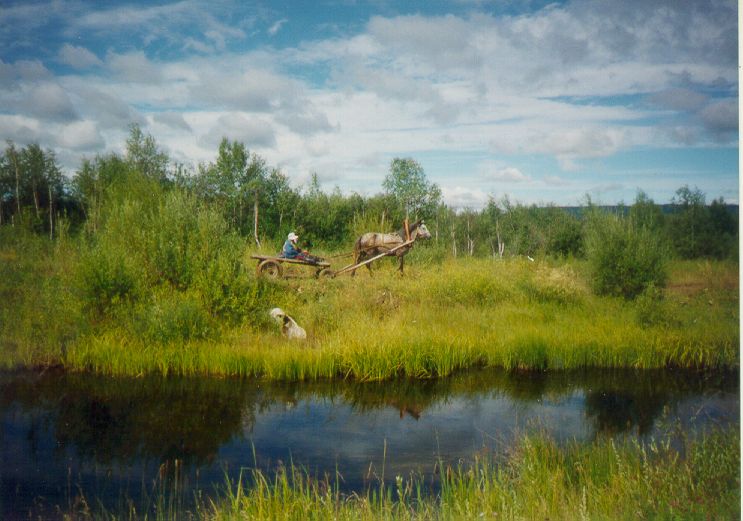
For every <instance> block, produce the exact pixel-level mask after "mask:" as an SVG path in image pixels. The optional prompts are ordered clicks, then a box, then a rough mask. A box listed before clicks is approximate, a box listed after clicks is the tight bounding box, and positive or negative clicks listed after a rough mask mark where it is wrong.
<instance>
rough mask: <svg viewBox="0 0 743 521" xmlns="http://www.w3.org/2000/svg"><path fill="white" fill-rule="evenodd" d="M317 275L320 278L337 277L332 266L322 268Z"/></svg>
mask: <svg viewBox="0 0 743 521" xmlns="http://www.w3.org/2000/svg"><path fill="white" fill-rule="evenodd" d="M315 276H316V277H317V278H318V279H332V278H333V277H335V273H333V270H331V269H330V268H323V269H321V270H318V271H317V273H316V274H315Z"/></svg>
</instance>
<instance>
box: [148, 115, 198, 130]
mask: <svg viewBox="0 0 743 521" xmlns="http://www.w3.org/2000/svg"><path fill="white" fill-rule="evenodd" d="M152 119H153V120H154V121H156V122H157V123H162V124H163V125H166V126H168V127H171V128H174V129H179V130H185V131H186V132H191V130H192V129H191V125H189V124H188V123H187V122H186V120H185V119H184V118H183V114H181V113H179V112H158V113H157V114H155V115H154V116H153V117H152Z"/></svg>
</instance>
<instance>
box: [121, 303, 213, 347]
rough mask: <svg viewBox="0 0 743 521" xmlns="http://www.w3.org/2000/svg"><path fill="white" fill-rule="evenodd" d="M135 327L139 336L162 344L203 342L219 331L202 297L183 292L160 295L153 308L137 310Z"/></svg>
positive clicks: (133, 317) (134, 318) (152, 304)
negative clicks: (189, 341) (203, 304)
mask: <svg viewBox="0 0 743 521" xmlns="http://www.w3.org/2000/svg"><path fill="white" fill-rule="evenodd" d="M131 323H132V325H133V328H134V333H135V334H136V335H137V336H139V337H141V338H143V339H144V340H146V341H148V342H156V343H161V344H166V343H168V342H174V341H188V340H201V339H205V338H209V337H212V336H214V333H216V330H217V328H216V326H215V325H214V324H213V322H212V320H211V317H209V314H208V313H207V312H206V310H205V309H204V307H203V306H202V304H201V302H200V299H199V298H198V295H196V294H191V293H183V292H179V291H162V292H159V293H158V294H156V295H155V296H154V298H153V299H152V302H151V303H150V304H149V305H146V306H141V307H138V308H137V310H136V311H135V312H134V313H133V316H132V320H131Z"/></svg>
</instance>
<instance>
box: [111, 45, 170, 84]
mask: <svg viewBox="0 0 743 521" xmlns="http://www.w3.org/2000/svg"><path fill="white" fill-rule="evenodd" d="M106 64H107V65H108V68H109V69H110V70H111V72H113V73H114V74H115V75H116V76H117V78H118V79H120V80H122V81H126V82H137V83H159V82H160V81H161V80H162V79H163V76H162V72H161V70H160V68H159V67H157V66H156V65H155V64H154V63H152V62H151V61H150V60H149V59H148V58H147V57H146V56H145V54H144V51H135V52H130V53H126V54H117V53H114V52H109V53H108V54H107V55H106Z"/></svg>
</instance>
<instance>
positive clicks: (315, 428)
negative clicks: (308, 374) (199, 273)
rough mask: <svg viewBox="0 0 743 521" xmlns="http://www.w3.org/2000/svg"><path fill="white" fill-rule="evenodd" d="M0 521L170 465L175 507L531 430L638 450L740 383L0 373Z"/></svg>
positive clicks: (723, 406) (473, 375)
mask: <svg viewBox="0 0 743 521" xmlns="http://www.w3.org/2000/svg"><path fill="white" fill-rule="evenodd" d="M0 387H1V392H0V420H1V423H0V444H1V446H0V454H1V457H2V460H1V461H0V469H1V470H0V515H2V518H3V519H12V518H17V517H28V513H29V512H34V513H36V514H41V515H45V514H49V513H52V512H54V511H55V507H56V506H57V505H59V506H60V507H61V508H62V509H63V510H64V509H65V508H69V507H71V505H72V504H73V502H74V501H75V498H76V497H78V496H79V495H80V494H82V495H84V497H85V498H87V500H88V501H91V500H92V499H95V500H96V501H101V503H102V504H103V505H105V506H106V507H107V508H113V509H115V508H116V505H117V504H119V505H120V504H121V501H122V498H128V499H131V500H133V501H135V502H136V501H142V499H143V497H147V495H148V494H151V493H152V491H153V490H154V488H155V487H156V483H157V482H158V476H162V475H163V473H165V474H167V473H168V472H171V471H172V469H174V468H177V469H178V472H179V475H180V476H181V486H182V487H183V490H185V491H186V493H185V496H186V497H193V491H195V490H201V491H203V493H205V494H209V493H213V492H214V491H215V489H218V488H219V487H222V488H223V487H224V484H225V481H226V478H227V476H229V477H230V478H231V479H235V478H236V477H237V476H238V475H239V473H240V471H241V469H245V468H256V467H257V468H260V469H262V470H264V471H268V472H271V471H273V470H275V469H276V468H277V467H278V466H280V465H282V464H284V465H286V464H289V463H293V464H294V465H296V466H299V467H302V468H303V469H305V471H306V472H308V473H309V474H310V475H312V476H318V477H323V476H324V475H326V474H327V475H330V476H331V477H332V478H334V479H336V478H337V479H338V483H339V486H340V487H341V488H342V489H343V490H346V491H354V490H357V491H360V490H364V489H365V488H366V487H368V486H374V485H375V484H378V483H379V480H380V479H381V478H382V477H384V478H385V480H393V479H394V478H395V476H398V475H400V476H405V477H407V476H410V475H411V474H415V475H416V476H420V477H422V478H423V479H425V480H426V483H430V485H431V490H435V488H436V479H435V467H436V465H437V462H444V463H447V464H454V465H456V464H458V463H460V462H463V463H467V462H469V461H471V460H472V459H473V458H474V457H475V456H476V455H478V454H482V453H483V452H487V451H499V450H503V449H506V448H507V447H508V446H509V444H510V443H511V442H512V440H513V439H514V437H515V436H519V435H521V434H523V433H526V432H533V431H534V430H535V429H536V430H539V431H540V432H546V433H547V434H548V435H550V436H551V437H552V438H553V439H555V440H557V441H558V442H559V441H567V440H579V441H586V442H587V441H591V440H593V439H595V438H596V437H601V436H619V437H636V438H639V439H640V440H648V439H650V437H653V436H658V435H661V434H662V433H664V432H667V431H669V430H674V429H675V430H676V431H677V432H683V433H685V434H689V435H694V434H695V433H697V432H700V431H701V430H703V429H706V428H709V427H711V426H728V425H735V426H738V425H739V423H740V418H739V412H740V404H739V403H740V402H739V377H738V373H737V372H735V373H720V372H689V371H673V370H664V371H626V370H625V371H609V370H600V371H599V370H591V371H571V372H550V373H521V372H510V373H509V372H503V371H497V370H477V371H469V372H466V373H462V374H458V375H454V376H451V377H449V378H442V379H436V380H424V381H415V380H395V381H387V382H381V383H360V382H348V381H341V380H334V381H320V382H312V383H275V382H263V381H255V380H244V379H228V378H225V379H220V378H162V377H143V378H112V377H103V376H95V375H89V374H67V373H55V372H53V371H50V372H48V373H46V374H41V373H30V372H5V373H0Z"/></svg>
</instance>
